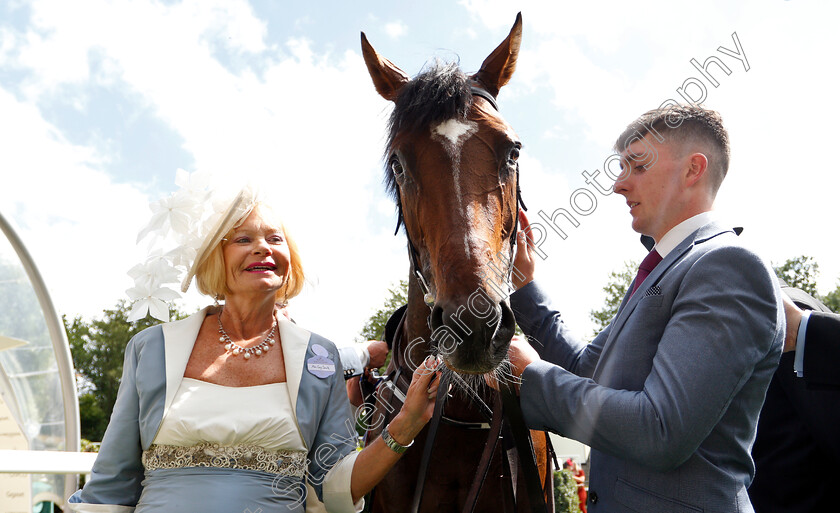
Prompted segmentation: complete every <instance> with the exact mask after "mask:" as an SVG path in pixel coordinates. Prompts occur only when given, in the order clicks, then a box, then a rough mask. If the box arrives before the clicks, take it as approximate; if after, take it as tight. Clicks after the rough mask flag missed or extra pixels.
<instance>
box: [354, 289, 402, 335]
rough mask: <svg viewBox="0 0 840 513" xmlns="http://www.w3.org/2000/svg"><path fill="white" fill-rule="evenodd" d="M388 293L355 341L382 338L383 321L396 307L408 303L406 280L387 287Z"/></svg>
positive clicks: (383, 331)
mask: <svg viewBox="0 0 840 513" xmlns="http://www.w3.org/2000/svg"><path fill="white" fill-rule="evenodd" d="M388 293H389V294H390V295H389V296H388V298H387V299H386V300H385V302H384V303H383V304H382V306H381V307H380V308H379V309H378V310H377V311H376V312H374V314H373V315H371V316H370V319H368V321H367V322H366V323H365V326H364V328H362V331H361V332H360V333H359V337H357V338H356V341H357V342H364V341H367V340H382V337H383V336H384V335H385V323H387V322H388V319H389V318H390V317H391V314H393V313H394V311H396V309H397V308H399V307H401V306H402V305H404V304H406V303H408V280H400V283H399V284H398V285H397V286H394V287H391V288H389V289H388Z"/></svg>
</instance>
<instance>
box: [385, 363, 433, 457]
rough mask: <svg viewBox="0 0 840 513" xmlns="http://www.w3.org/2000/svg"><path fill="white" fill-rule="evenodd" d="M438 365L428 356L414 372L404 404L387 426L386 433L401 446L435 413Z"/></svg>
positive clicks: (408, 441) (412, 438)
mask: <svg viewBox="0 0 840 513" xmlns="http://www.w3.org/2000/svg"><path fill="white" fill-rule="evenodd" d="M439 365H440V360H439V359H437V358H435V357H433V356H429V357H427V358H426V359H425V360H424V361H423V363H422V364H421V365H420V366H418V367H417V368H416V369H415V370H414V375H413V376H412V378H411V384H410V385H409V386H408V392H407V393H406V394H405V403H404V404H403V406H402V408H400V412H399V413H398V414H397V416H396V417H394V419H393V420H392V421H391V422H390V423H389V424H388V432H389V433H391V436H392V437H393V438H394V440H395V441H396V442H398V443H399V444H401V445H408V444H409V443H411V441H412V440H414V437H415V436H417V434H418V433H420V431H421V430H422V429H423V426H425V425H426V423H427V422H429V420H430V419H431V418H432V415H433V414H434V412H435V398H436V397H437V391H438V387H439V386H440V371H439V370H437V368H438V366H439Z"/></svg>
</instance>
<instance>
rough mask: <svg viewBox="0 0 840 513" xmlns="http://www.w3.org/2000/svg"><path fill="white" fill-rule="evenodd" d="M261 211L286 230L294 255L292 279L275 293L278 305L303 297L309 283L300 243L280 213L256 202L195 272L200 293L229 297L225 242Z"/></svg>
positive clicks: (273, 222) (291, 261)
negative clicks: (304, 286) (300, 295)
mask: <svg viewBox="0 0 840 513" xmlns="http://www.w3.org/2000/svg"><path fill="white" fill-rule="evenodd" d="M257 209H259V210H260V214H263V213H268V214H270V217H268V218H266V217H265V216H263V218H264V219H267V220H269V221H270V222H271V223H272V224H275V226H277V227H278V228H280V229H282V230H283V234H284V236H285V238H286V244H287V245H288V246H289V256H290V263H289V278H288V279H287V280H286V283H285V284H284V285H283V287H281V288H280V290H278V291H277V293H276V294H275V300H276V301H277V302H278V303H285V302H286V301H288V300H289V299H292V298H293V297H295V296H297V295H298V294H300V291H301V290H303V284H304V282H305V279H306V277H305V276H304V273H303V265H302V263H301V258H300V251H299V250H298V247H297V243H296V242H295V239H294V237H292V236H291V234H289V231H288V230H287V229H286V226H285V224H284V223H283V222H282V220H281V219H280V218H279V216H278V215H277V213H276V212H275V211H274V209H273V208H271V207H270V206H269V205H266V204H265V203H256V204H254V206H253V207H252V208H251V209H249V210H248V211H247V212H245V214H244V215H243V216H242V217H241V218H240V219H238V220H237V221H236V223H234V225H233V228H231V229H230V230H229V231H228V233H226V234H225V236H224V237H223V238H222V240H220V241H219V243H218V244H216V247H214V248H213V249H212V250H210V253H209V254H208V255H207V258H206V259H205V260H204V262H202V263H201V265H200V266H199V267H198V269H197V270H196V273H195V283H196V285H197V286H198V291H199V292H201V293H202V294H206V295H208V296H210V297H214V298H217V299H224V297H225V295H226V294H227V293H229V292H230V290H229V289H228V287H227V274H226V272H225V257H224V253H223V252H222V246H223V244H224V241H225V240H228V239H230V238H231V237H233V232H234V230H236V229H237V228H239V227H240V226H242V223H244V222H245V219H247V218H248V216H250V215H251V213H252V212H253V211H254V210H257Z"/></svg>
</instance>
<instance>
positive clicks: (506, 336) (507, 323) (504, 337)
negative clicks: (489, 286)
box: [492, 303, 516, 351]
mask: <svg viewBox="0 0 840 513" xmlns="http://www.w3.org/2000/svg"><path fill="white" fill-rule="evenodd" d="M500 306H501V310H502V318H501V320H500V322H499V327H498V330H497V331H496V333H495V335H494V336H493V341H492V344H493V349H495V350H497V351H498V350H499V349H502V348H504V349H507V345H508V344H509V343H510V339H511V338H512V337H513V334H514V331H515V330H516V318H515V317H514V316H513V311H512V310H511V309H510V307H509V306H508V305H507V304H505V303H502V304H501V305H500Z"/></svg>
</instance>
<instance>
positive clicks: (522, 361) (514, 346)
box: [508, 336, 540, 378]
mask: <svg viewBox="0 0 840 513" xmlns="http://www.w3.org/2000/svg"><path fill="white" fill-rule="evenodd" d="M508 358H509V359H510V372H511V374H513V376H514V377H516V378H521V377H522V373H523V372H524V371H525V367H527V366H528V365H530V364H532V363H533V362H536V361H537V360H540V355H539V354H538V353H537V350H536V349H534V348H533V347H531V344H529V343H528V341H527V340H525V339H524V338H522V337H517V336H514V337H513V338H512V339H511V341H510V347H509V348H508Z"/></svg>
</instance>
